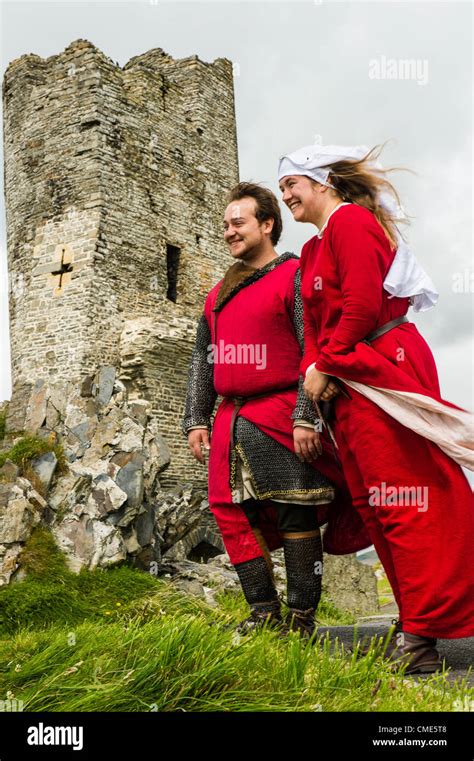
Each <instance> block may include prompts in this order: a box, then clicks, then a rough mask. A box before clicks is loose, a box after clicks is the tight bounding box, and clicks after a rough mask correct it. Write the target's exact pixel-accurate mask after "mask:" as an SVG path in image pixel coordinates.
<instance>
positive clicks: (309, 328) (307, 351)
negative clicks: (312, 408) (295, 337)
mask: <svg viewBox="0 0 474 761" xmlns="http://www.w3.org/2000/svg"><path fill="white" fill-rule="evenodd" d="M310 243H311V241H307V242H306V243H305V244H304V246H303V248H302V249H301V257H300V268H301V280H303V278H304V272H305V265H306V257H307V255H308V253H307V251H308V247H309V244H310ZM316 336H317V328H316V325H315V323H314V320H313V318H312V316H311V312H310V311H309V309H306V308H303V337H304V354H303V358H302V360H301V363H300V373H301V375H302V376H303V378H304V376H305V373H306V370H307V368H308V367H309V365H311V364H312V363H313V362H316V359H317V357H318V354H319V350H318V345H317V340H316Z"/></svg>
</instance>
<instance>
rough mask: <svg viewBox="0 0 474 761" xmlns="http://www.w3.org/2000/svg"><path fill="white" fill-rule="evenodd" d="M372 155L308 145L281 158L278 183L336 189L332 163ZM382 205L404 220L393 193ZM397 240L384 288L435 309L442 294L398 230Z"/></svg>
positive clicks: (355, 148) (361, 149) (374, 164)
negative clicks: (297, 180)
mask: <svg viewBox="0 0 474 761" xmlns="http://www.w3.org/2000/svg"><path fill="white" fill-rule="evenodd" d="M368 153H369V148H367V147H366V146H365V145H352V146H343V145H307V146H305V147H303V148H299V149H298V150H297V151H294V152H293V153H289V154H287V155H285V156H282V157H281V159H280V163H279V166H278V180H281V179H282V177H288V176H289V175H305V176H306V177H311V179H313V180H316V182H319V183H321V185H326V186H327V187H329V188H332V187H334V186H333V185H331V182H330V181H329V179H328V178H329V175H330V173H331V164H334V163H335V162H336V161H343V160H344V161H345V160H351V159H352V160H354V159H361V158H363V157H364V156H366V155H367V154H368ZM368 164H369V166H371V168H372V169H373V170H375V171H377V170H381V169H383V167H382V165H381V163H380V161H376V160H369V162H368ZM379 203H380V205H381V206H383V207H384V208H385V209H386V211H387V212H388V213H389V214H390V216H391V217H392V219H393V220H394V221H396V220H397V219H401V218H403V213H402V211H401V209H400V208H399V206H398V204H397V201H396V199H395V197H394V196H393V195H392V193H390V192H388V191H383V192H381V193H380V195H379ZM397 240H398V247H397V252H396V254H395V257H394V260H393V262H392V266H391V267H390V270H389V271H388V273H387V276H386V278H385V280H384V283H383V286H384V288H385V290H386V291H387V292H388V293H390V295H391V296H398V297H400V298H408V297H410V298H411V303H412V305H413V309H414V311H415V312H424V311H425V310H427V309H431V307H433V306H435V304H436V302H437V301H438V297H439V293H438V292H437V290H436V288H435V286H434V283H433V281H432V280H431V278H430V277H429V275H428V274H427V273H426V272H425V270H424V269H423V267H422V266H421V265H420V263H419V262H418V261H417V259H416V257H415V255H414V254H413V252H412V251H411V249H410V248H408V246H407V244H406V243H405V241H404V240H403V238H402V236H401V235H400V233H399V232H398V230H397Z"/></svg>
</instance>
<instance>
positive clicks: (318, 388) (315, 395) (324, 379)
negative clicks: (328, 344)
mask: <svg viewBox="0 0 474 761" xmlns="http://www.w3.org/2000/svg"><path fill="white" fill-rule="evenodd" d="M330 382H331V380H330V376H329V375H326V373H321V372H319V370H316V368H315V367H313V368H312V369H311V370H310V371H309V373H308V374H307V376H306V378H305V382H304V386H303V388H304V393H305V395H306V397H307V398H308V399H310V400H311V401H312V402H319V400H320V399H321V397H322V394H323V392H324V391H325V390H326V388H327V386H328V385H329V383H330ZM323 401H327V400H326V399H324V400H323Z"/></svg>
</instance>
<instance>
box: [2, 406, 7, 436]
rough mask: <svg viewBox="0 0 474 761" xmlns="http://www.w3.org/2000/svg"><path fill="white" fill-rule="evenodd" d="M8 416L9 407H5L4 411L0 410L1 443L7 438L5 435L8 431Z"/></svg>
mask: <svg viewBox="0 0 474 761" xmlns="http://www.w3.org/2000/svg"><path fill="white" fill-rule="evenodd" d="M7 414H8V407H7V406H5V407H4V408H3V409H1V410H0V443H1V442H2V441H3V439H4V438H5V433H6V430H7Z"/></svg>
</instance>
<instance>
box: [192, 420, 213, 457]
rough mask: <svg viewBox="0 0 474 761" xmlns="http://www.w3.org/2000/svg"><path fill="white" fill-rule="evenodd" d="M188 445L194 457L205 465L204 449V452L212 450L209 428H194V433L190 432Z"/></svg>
mask: <svg viewBox="0 0 474 761" xmlns="http://www.w3.org/2000/svg"><path fill="white" fill-rule="evenodd" d="M188 444H189V448H190V450H191V452H192V453H193V457H195V458H196V460H198V461H199V462H200V463H201V464H202V465H205V464H206V458H205V455H204V452H203V450H202V447H204V450H209V449H210V448H211V445H210V443H209V431H208V430H207V428H194V429H193V430H192V431H189V433H188Z"/></svg>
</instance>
